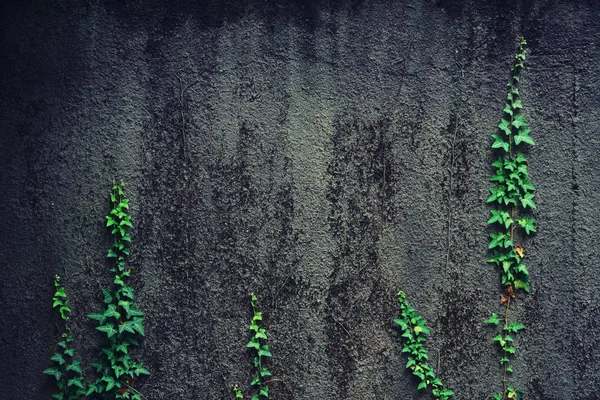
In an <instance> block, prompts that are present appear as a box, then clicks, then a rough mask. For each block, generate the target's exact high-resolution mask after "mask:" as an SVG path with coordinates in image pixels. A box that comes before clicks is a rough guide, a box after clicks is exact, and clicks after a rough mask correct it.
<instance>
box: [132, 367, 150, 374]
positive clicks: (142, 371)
mask: <svg viewBox="0 0 600 400" xmlns="http://www.w3.org/2000/svg"><path fill="white" fill-rule="evenodd" d="M134 373H135V375H136V376H140V375H150V371H148V370H147V369H146V368H144V367H142V366H141V365H140V366H138V367H137V368H136V369H135V371H134Z"/></svg>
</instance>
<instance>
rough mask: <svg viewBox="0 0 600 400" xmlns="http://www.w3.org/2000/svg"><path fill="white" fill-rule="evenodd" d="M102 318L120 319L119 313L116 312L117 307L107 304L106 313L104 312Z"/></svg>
mask: <svg viewBox="0 0 600 400" xmlns="http://www.w3.org/2000/svg"><path fill="white" fill-rule="evenodd" d="M104 316H105V317H106V318H110V317H114V318H116V319H119V318H120V317H121V313H120V312H118V311H117V306H116V305H114V304H109V305H108V307H107V309H106V311H104Z"/></svg>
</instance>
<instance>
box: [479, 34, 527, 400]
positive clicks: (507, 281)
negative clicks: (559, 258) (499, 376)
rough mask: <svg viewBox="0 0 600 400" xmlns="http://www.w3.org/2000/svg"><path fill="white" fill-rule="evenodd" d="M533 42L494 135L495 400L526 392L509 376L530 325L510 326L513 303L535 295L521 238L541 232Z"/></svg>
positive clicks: (521, 58)
mask: <svg viewBox="0 0 600 400" xmlns="http://www.w3.org/2000/svg"><path fill="white" fill-rule="evenodd" d="M526 45H527V42H526V41H525V39H523V38H521V41H520V45H519V50H518V51H517V54H516V55H515V61H514V64H513V65H512V67H511V70H512V76H511V79H510V82H509V83H508V96H507V101H506V104H505V106H504V110H503V111H504V117H503V118H502V119H501V120H500V124H499V125H498V128H499V131H498V133H496V134H493V135H492V137H493V139H494V142H493V144H492V148H494V149H497V150H498V151H500V152H501V154H500V155H499V157H498V159H497V160H496V161H494V163H492V166H493V167H495V168H496V173H495V174H494V176H493V177H492V178H491V179H490V180H491V181H492V182H495V183H496V186H495V187H492V188H490V193H491V194H490V196H489V198H488V199H487V202H488V203H492V204H495V205H496V206H497V208H496V209H492V210H490V212H491V217H490V219H489V220H488V222H487V223H488V224H489V225H492V226H494V227H497V228H498V231H497V232H494V233H490V238H491V240H490V244H489V246H488V249H489V250H491V251H492V257H491V258H489V259H488V262H490V263H493V264H495V265H496V266H497V267H498V268H499V269H500V273H501V281H502V285H503V287H504V288H505V292H504V293H502V294H501V296H500V304H501V305H502V304H503V305H504V307H505V310H504V321H501V320H500V318H499V317H498V315H497V314H496V313H494V314H492V316H491V317H490V318H489V319H488V320H486V321H485V323H487V324H492V325H494V326H498V325H499V324H500V323H501V322H503V324H502V326H503V328H502V332H501V333H500V334H498V335H496V337H494V341H496V342H497V343H498V345H499V347H500V349H501V351H502V358H501V359H500V364H501V365H502V367H503V370H504V376H503V380H502V382H503V392H502V393H499V394H495V395H493V399H494V400H504V399H507V398H508V399H520V398H522V393H521V391H520V390H519V389H515V388H513V387H512V386H509V385H508V374H510V373H512V372H513V368H512V365H511V364H510V358H511V356H514V354H515V351H516V350H515V347H514V338H513V337H512V336H511V334H512V335H515V334H516V333H518V332H519V331H520V330H522V329H524V328H525V325H523V324H521V323H518V322H510V321H509V310H510V305H511V300H512V299H515V298H516V293H517V291H518V290H519V289H522V290H524V291H525V292H527V293H529V290H530V283H529V271H528V270H527V266H526V265H525V263H523V258H524V256H525V249H524V247H523V245H522V244H521V243H517V241H518V238H524V237H526V236H528V235H531V234H532V233H534V232H535V231H536V229H535V219H534V218H533V217H531V216H530V215H529V214H530V212H531V211H532V210H535V208H536V205H535V202H534V201H533V198H534V197H535V195H534V192H535V187H534V186H533V185H532V184H531V180H530V178H529V172H528V168H527V167H528V163H527V158H526V157H525V155H524V154H523V152H522V149H523V147H524V145H530V146H533V145H535V142H534V141H533V139H532V138H531V136H530V129H529V127H528V124H527V121H526V120H525V117H524V116H523V114H522V109H523V104H522V102H521V100H520V99H519V88H518V84H519V81H520V75H519V74H520V72H521V69H522V68H523V65H524V62H525V46H526Z"/></svg>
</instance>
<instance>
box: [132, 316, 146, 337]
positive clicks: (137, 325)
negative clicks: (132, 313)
mask: <svg viewBox="0 0 600 400" xmlns="http://www.w3.org/2000/svg"><path fill="white" fill-rule="evenodd" d="M143 321H144V319H143V318H138V317H135V318H133V321H128V322H131V323H132V326H133V329H135V330H136V331H137V332H138V333H139V334H140V335H142V336H146V334H145V332H144V325H143Z"/></svg>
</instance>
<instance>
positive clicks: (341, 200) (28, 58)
mask: <svg viewBox="0 0 600 400" xmlns="http://www.w3.org/2000/svg"><path fill="white" fill-rule="evenodd" d="M10 3H11V2H3V5H2V6H0V46H1V47H0V54H1V57H0V63H1V64H0V73H1V75H0V132H1V133H0V187H1V188H2V194H3V201H2V202H0V220H1V221H2V229H0V235H1V236H0V243H2V244H1V246H0V266H1V268H2V269H1V271H2V278H1V280H0V296H1V297H0V319H1V321H2V328H1V329H0V360H1V365H2V373H0V393H2V395H0V397H2V398H3V399H9V400H13V399H15V400H16V399H44V398H48V397H49V395H50V393H51V381H50V379H47V377H45V376H43V375H42V374H41V371H42V370H43V369H44V368H46V366H47V365H48V357H49V355H50V352H51V349H52V346H53V343H55V341H56V334H57V329H56V324H57V320H56V316H55V315H54V314H53V312H52V311H51V309H50V298H51V296H52V286H51V282H52V277H53V276H54V274H55V273H60V274H61V275H63V281H64V283H65V284H66V285H67V288H68V291H69V292H70V294H71V303H72V306H73V310H74V312H73V322H72V328H73V333H74V336H75V338H76V341H77V343H78V345H79V354H80V355H81V357H82V358H83V359H84V361H86V362H89V361H91V360H93V359H94V357H95V355H96V353H97V351H98V347H97V340H98V338H99V334H98V333H97V332H96V331H95V330H94V324H93V323H92V322H91V321H89V320H87V319H86V317H85V315H86V314H87V313H89V312H93V311H95V310H97V308H98V306H99V292H100V287H101V286H107V285H108V284H109V274H108V271H107V268H106V263H105V261H104V255H105V251H106V248H107V247H108V246H109V242H110V239H109V237H108V235H107V234H106V232H105V230H104V228H103V221H104V215H105V214H106V213H107V210H108V202H107V195H108V191H109V187H110V183H111V181H112V180H113V179H121V178H123V179H125V180H126V181H127V184H128V186H127V188H128V192H129V195H130V198H131V203H132V205H133V209H132V214H133V221H134V223H135V230H134V232H133V233H134V244H133V255H132V256H133V257H132V260H131V265H132V267H133V268H134V282H133V285H134V286H135V287H136V290H137V291H136V293H137V296H138V303H139V306H140V308H142V309H143V310H145V311H146V314H147V322H146V324H147V326H146V331H147V338H146V340H145V341H144V343H143V346H142V347H141V348H140V349H139V350H137V353H136V358H139V359H140V360H143V361H144V362H145V363H146V364H147V366H148V368H149V369H150V370H151V371H152V375H151V376H150V377H148V378H147V379H145V380H143V381H142V382H140V384H139V385H138V389H139V390H140V391H141V392H142V393H143V394H144V395H145V397H146V398H148V399H227V398H231V397H232V396H231V392H230V387H231V385H232V384H233V383H236V382H237V383H240V384H242V386H243V387H244V388H247V387H248V383H249V381H250V379H251V376H250V362H251V357H250V355H249V354H248V353H247V352H246V351H245V348H244V346H245V343H246V341H247V340H248V332H247V323H248V319H249V317H250V310H249V307H248V294H249V293H250V292H252V291H253V292H255V293H256V294H257V295H258V296H259V297H260V299H261V308H262V310H263V311H264V312H265V314H266V321H265V325H266V328H267V329H268V331H269V332H270V333H271V340H270V344H271V348H272V351H273V354H274V356H273V359H272V363H271V369H272V371H273V372H274V373H275V374H276V375H277V376H278V377H280V378H282V379H283V380H285V381H286V382H287V384H288V385H289V386H290V387H292V388H293V389H294V391H295V394H296V398H297V399H360V400H362V399H399V398H402V399H420V398H427V396H425V395H423V396H419V395H418V393H417V392H416V390H415V382H414V380H413V379H412V378H411V376H410V374H408V373H407V372H405V370H404V364H405V358H404V356H403V355H402V354H401V353H400V350H401V345H400V337H399V334H398V331H397V330H396V329H395V328H394V326H393V324H392V322H391V320H392V318H394V317H395V316H396V315H397V313H398V307H397V304H396V302H395V294H396V292H397V291H398V290H399V289H402V290H404V291H405V292H406V293H407V294H408V296H409V300H410V301H411V303H412V304H413V305H414V306H415V307H416V308H417V309H418V310H419V311H420V312H421V313H422V314H423V315H424V316H425V318H426V319H427V320H428V321H429V324H430V326H431V328H432V335H431V340H430V341H429V345H430V350H431V357H432V359H433V360H434V362H435V364H436V367H438V365H439V374H440V376H441V378H442V379H443V380H444V382H445V383H446V384H447V385H448V386H449V387H451V388H453V389H454V390H455V392H456V398H457V399H484V398H487V396H489V395H490V394H491V393H493V392H495V391H498V390H499V389H500V386H501V385H500V382H501V375H500V368H499V366H498V359H499V354H498V353H497V352H496V350H495V347H494V345H493V343H492V341H491V339H492V337H493V335H494V332H493V331H491V330H489V329H488V328H486V327H484V326H483V324H482V321H483V320H484V319H485V318H487V316H488V315H489V314H490V313H491V312H493V311H500V309H499V306H498V304H497V299H498V291H499V286H498V284H499V282H498V280H499V277H498V273H497V272H496V271H494V269H493V268H492V267H490V266H489V265H486V263H485V259H486V256H487V250H486V248H487V241H488V239H487V226H486V223H485V222H486V220H487V218H488V213H489V211H488V210H489V208H488V206H487V205H486V204H485V199H486V197H487V191H488V187H489V186H490V184H489V183H488V177H489V176H490V174H491V173H492V169H491V167H490V162H491V160H492V159H493V154H492V153H491V151H490V144H491V139H490V135H491V134H492V133H493V132H494V127H495V126H496V124H497V122H498V120H499V118H500V117H501V110H502V107H503V101H504V99H505V84H506V82H507V79H508V76H509V74H508V72H509V71H508V68H509V65H510V62H511V59H512V56H513V53H514V51H515V48H516V39H517V38H518V37H519V36H520V35H524V36H525V37H526V38H527V39H528V41H529V44H530V45H529V49H530V50H529V58H528V60H527V64H526V69H525V70H524V72H523V74H522V86H521V90H522V99H523V102H524V105H525V110H524V111H525V114H526V116H527V118H528V120H529V122H530V125H531V127H532V135H533V137H534V138H535V140H536V142H537V143H538V146H536V147H535V148H533V149H532V150H531V151H530V174H531V176H532V180H533V182H534V184H535V185H536V186H537V188H538V194H537V202H538V211H537V212H536V214H535V216H536V217H537V220H538V234H537V236H535V237H534V238H533V239H531V240H529V241H528V242H527V244H526V247H527V251H528V266H529V268H530V271H531V274H532V284H533V290H532V293H531V294H530V295H529V296H520V297H519V299H518V300H517V302H516V303H515V306H514V307H513V310H514V311H513V315H514V316H515V318H518V319H520V320H521V321H523V322H524V323H525V324H526V325H527V330H526V331H525V332H524V333H523V334H522V335H520V336H519V340H518V344H517V347H518V354H517V357H516V358H515V371H516V372H515V374H514V380H513V381H512V382H514V383H515V384H516V385H518V386H519V387H522V388H523V389H525V391H526V392H527V397H526V398H527V399H544V400H550V399H552V400H568V399H597V398H598V396H600V363H598V361H597V360H598V359H600V339H599V337H600V336H599V335H598V331H599V329H600V322H599V321H600V318H599V317H600V303H599V294H598V293H599V291H600V283H599V282H598V279H596V277H597V271H598V268H599V265H598V264H599V255H598V251H599V250H598V246H596V244H597V243H598V241H599V240H600V228H599V226H600V218H599V217H598V212H597V209H598V204H599V203H600V173H599V172H600V168H599V167H598V155H599V154H600V135H599V130H600V111H599V110H600V96H598V93H600V62H599V61H598V60H600V49H599V48H598V44H599V43H600V8H599V7H598V5H597V3H596V2H594V1H587V2H586V1H578V2H565V1H551V0H548V1H541V0H540V1H534V0H531V1H522V2H521V1H509V2H479V1H464V2H463V1H458V0H452V1H450V0H447V1H444V0H436V1H431V0H425V1H416V0H410V1H384V0H380V1H339V2H326V1H323V2H317V1H312V2H311V1H300V0H298V1H283V0H280V1H268V2H263V1H258V0H257V1H234V0H230V1H204V2H198V3H204V5H197V4H195V3H197V2H192V1H180V2H161V1H158V0H156V1H144V2H128V1H117V2H105V4H102V3H104V2H99V1H93V0H92V1H85V2H79V1H78V2H72V3H71V2H68V1H61V2H46V3H59V4H56V5H48V6H42V5H40V4H41V3H43V2H27V3H29V4H28V5H11V4H10ZM162 3H165V5H163V4H162ZM166 3H169V5H166ZM492 3H497V4H492ZM139 4H144V5H139ZM452 154H454V163H452V162H451V161H452V159H453V157H452ZM451 177H452V178H451ZM450 182H452V184H450ZM272 398H274V399H287V398H291V397H290V396H288V394H287V392H286V390H285V387H284V386H282V385H278V384H274V385H273V386H272Z"/></svg>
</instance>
